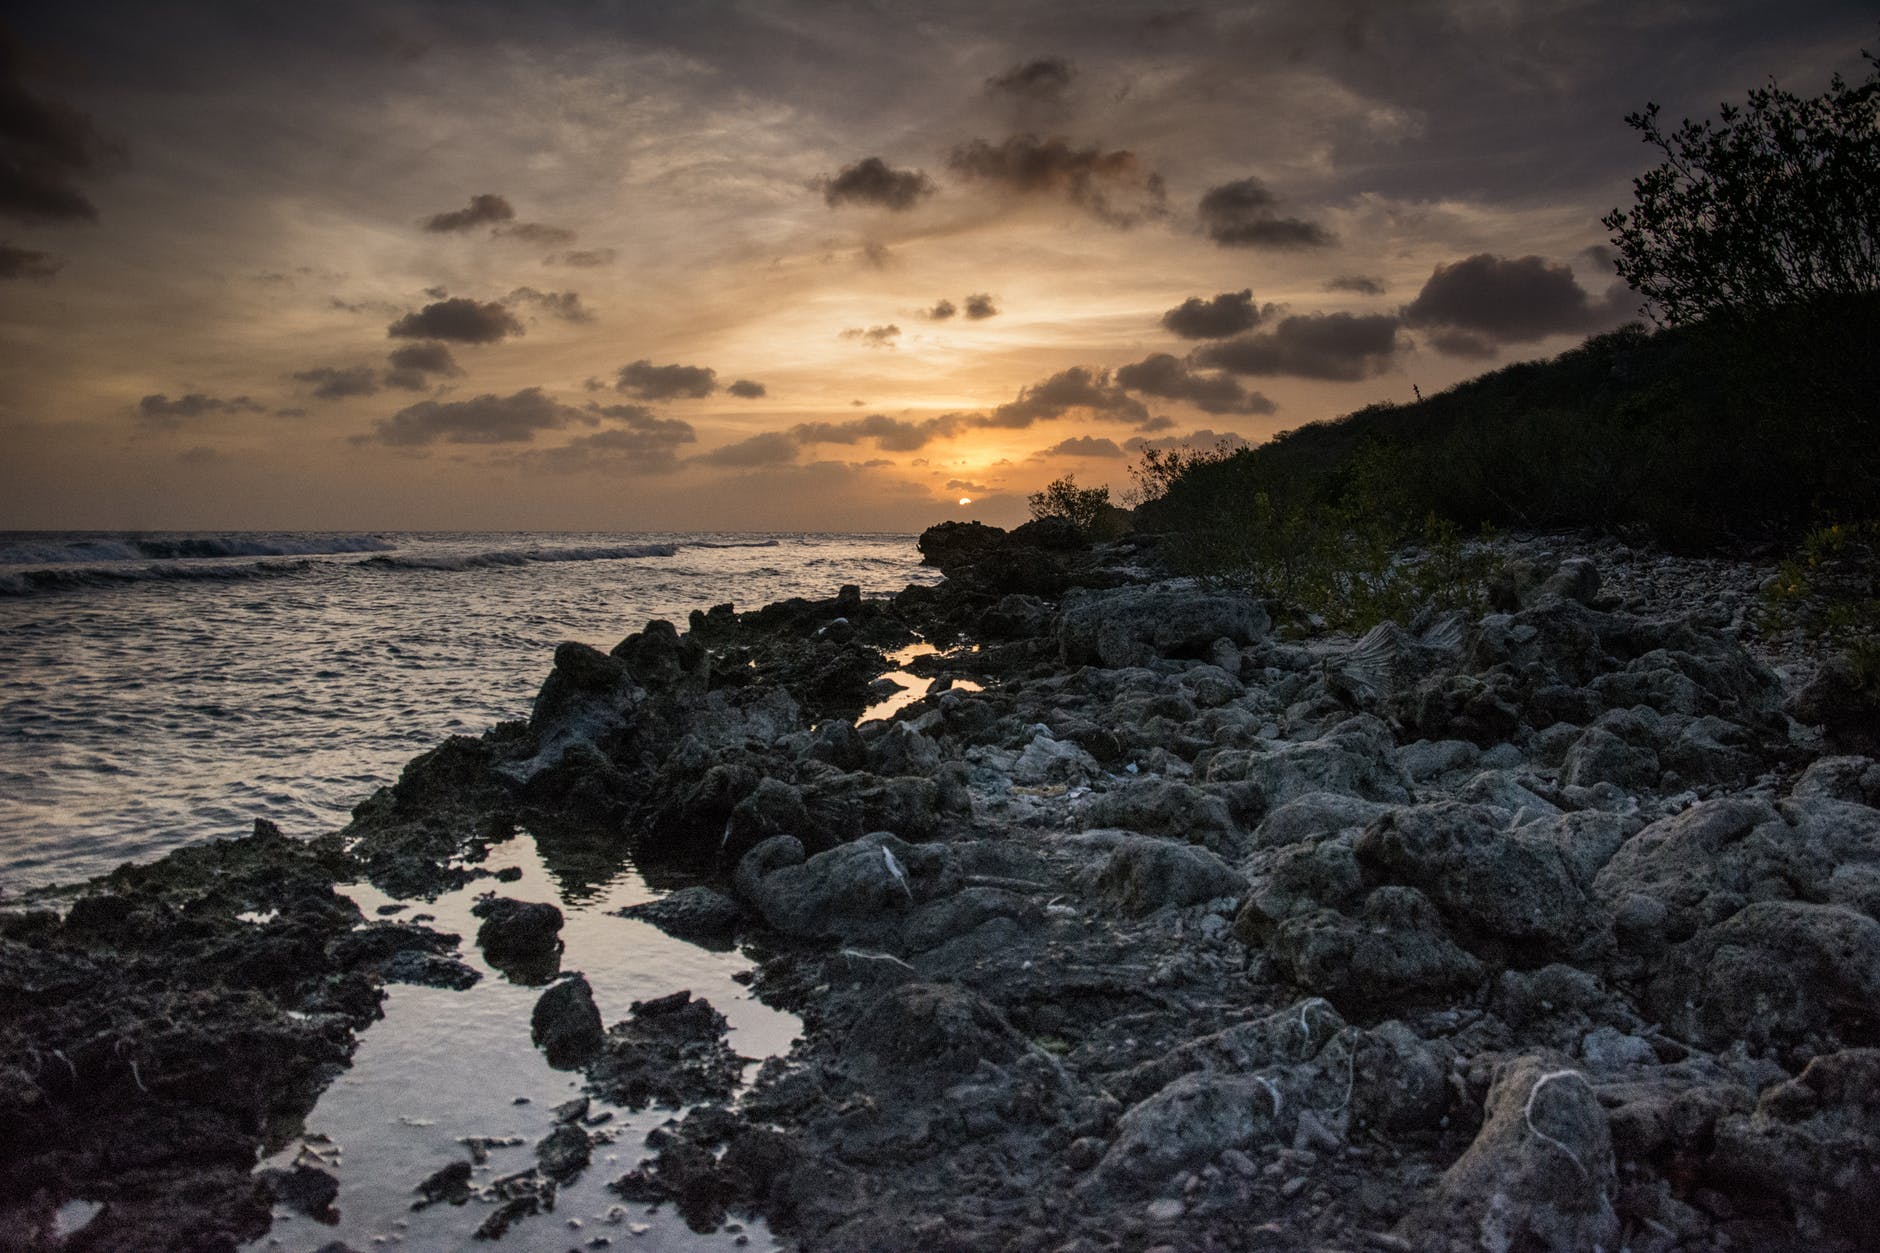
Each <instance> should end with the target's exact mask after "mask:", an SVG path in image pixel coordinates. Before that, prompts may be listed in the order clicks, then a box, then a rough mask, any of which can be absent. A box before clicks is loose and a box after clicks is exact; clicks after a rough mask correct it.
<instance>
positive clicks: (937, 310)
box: [924, 300, 959, 322]
mask: <svg viewBox="0 0 1880 1253" xmlns="http://www.w3.org/2000/svg"><path fill="white" fill-rule="evenodd" d="M958 312H959V310H958V309H957V308H955V307H954V304H953V302H952V301H951V300H942V301H939V302H938V303H936V304H935V305H934V307H933V308H931V309H929V310H927V312H926V314H925V315H924V316H925V317H928V318H930V319H932V320H933V321H935V322H944V321H946V320H947V319H948V318H950V317H952V316H953V315H954V314H956V313H958Z"/></svg>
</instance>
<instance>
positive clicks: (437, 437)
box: [364, 387, 583, 448]
mask: <svg viewBox="0 0 1880 1253" xmlns="http://www.w3.org/2000/svg"><path fill="white" fill-rule="evenodd" d="M580 420H583V418H582V414H581V411H580V410H578V409H575V408H572V407H571V406H568V405H564V404H561V403H560V402H558V401H556V400H555V399H553V398H552V397H550V396H549V395H548V393H546V392H544V391H543V390H542V389H541V388H539V387H526V388H524V389H523V390H521V391H519V392H517V393H515V394H514V395H511V396H498V395H496V394H495V393H493V392H486V393H484V394H483V395H481V396H475V397H472V398H471V399H469V400H455V401H451V402H449V403H443V402H440V401H436V400H421V401H419V402H418V403H417V404H415V405H408V406H406V407H405V408H403V409H400V410H399V411H398V412H397V413H394V414H393V415H392V416H391V417H389V418H385V419H383V420H382V421H380V422H379V423H377V424H376V426H375V427H374V428H373V433H372V435H370V436H368V437H364V438H369V439H376V440H378V441H379V442H380V443H382V444H391V445H393V446H395V447H407V448H408V447H418V446H422V445H425V444H436V443H445V444H526V443H528V442H530V441H531V440H533V439H534V438H535V436H536V433H537V432H538V431H554V430H559V429H560V428H562V427H564V426H567V425H568V423H569V422H571V421H580Z"/></svg>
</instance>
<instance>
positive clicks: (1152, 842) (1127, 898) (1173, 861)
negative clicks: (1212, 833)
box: [1097, 836, 1247, 915]
mask: <svg viewBox="0 0 1880 1253" xmlns="http://www.w3.org/2000/svg"><path fill="white" fill-rule="evenodd" d="M1246 886H1247V881H1246V880H1245V879H1244V878H1242V877H1241V876H1240V875H1239V874H1238V873H1236V872H1235V871H1234V870H1232V869H1231V868H1229V867H1228V865H1227V863H1226V862H1224V861H1222V860H1221V859H1220V858H1219V857H1216V856H1215V855H1214V854H1213V853H1210V852H1209V851H1208V850H1207V849H1205V848H1196V847H1195V846H1193V845H1191V844H1178V843H1176V842H1174V841H1173V840H1158V839H1153V838H1151V837H1148V836H1131V837H1129V838H1127V839H1126V840H1124V841H1123V843H1122V844H1121V845H1120V846H1119V847H1118V848H1117V849H1116V850H1115V851H1114V852H1112V853H1111V854H1110V856H1109V860H1108V861H1106V862H1104V864H1103V869H1102V870H1101V871H1100V872H1099V873H1098V875H1097V890H1098V891H1099V892H1101V893H1102V894H1103V895H1104V896H1105V897H1106V898H1107V899H1108V900H1110V901H1111V902H1112V903H1113V904H1115V905H1116V906H1117V908H1119V909H1121V910H1122V911H1123V912H1124V913H1127V914H1134V915H1142V914H1149V913H1154V912H1155V911H1156V910H1158V909H1166V908H1170V907H1173V908H1177V909H1179V908H1182V907H1184V906H1188V905H1200V904H1203V903H1205V902H1207V901H1211V900H1216V899H1218V898H1220V897H1223V896H1227V897H1232V896H1238V895H1239V894H1240V893H1241V891H1243V890H1244V889H1245V888H1246Z"/></svg>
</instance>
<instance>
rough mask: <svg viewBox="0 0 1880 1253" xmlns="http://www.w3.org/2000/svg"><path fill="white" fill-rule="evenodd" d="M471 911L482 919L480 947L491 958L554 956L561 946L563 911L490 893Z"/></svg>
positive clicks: (479, 930)
mask: <svg viewBox="0 0 1880 1253" xmlns="http://www.w3.org/2000/svg"><path fill="white" fill-rule="evenodd" d="M470 912H471V913H472V914H474V915H476V916H477V917H478V918H481V919H483V925H482V926H480V927H478V928H477V947H479V948H481V949H482V950H483V955H484V956H485V957H487V958H489V959H490V961H491V962H493V963H494V962H497V961H499V960H501V959H504V958H518V959H520V958H530V957H552V956H553V955H554V954H556V953H557V952H559V951H560V950H561V935H560V933H561V911H560V910H559V909H556V908H555V907H554V906H553V905H549V904H545V903H542V902H536V901H518V900H511V899H510V898H509V897H506V896H491V897H487V898H485V899H484V900H481V901H478V902H477V903H476V904H475V905H474V906H472V907H471V910H470Z"/></svg>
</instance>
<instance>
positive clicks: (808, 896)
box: [737, 831, 948, 939]
mask: <svg viewBox="0 0 1880 1253" xmlns="http://www.w3.org/2000/svg"><path fill="white" fill-rule="evenodd" d="M947 877H948V876H947V855H946V850H945V849H944V848H938V847H934V846H920V845H913V844H908V843H906V842H905V841H903V840H901V839H899V838H897V837H896V836H893V835H890V834H888V833H887V832H885V831H884V832H877V833H875V834H873V835H868V836H864V837H862V838H861V839H859V840H856V841H855V842H854V843H852V844H843V845H840V846H838V847H836V848H833V849H830V850H828V851H827V852H822V853H818V854H816V856H814V857H809V858H804V857H803V849H802V846H801V844H799V843H798V842H797V841H796V840H794V839H793V838H791V837H789V836H780V837H777V838H775V839H771V840H767V841H765V842H764V843H763V844H760V845H758V846H757V847H756V848H754V849H752V850H751V851H750V852H749V853H748V854H746V855H745V858H744V860H743V861H742V862H741V863H740V864H739V866H738V876H737V879H738V890H739V892H740V893H741V894H742V895H743V896H744V898H745V899H746V900H747V901H749V902H750V904H751V905H752V907H753V908H755V909H756V910H757V912H758V914H759V915H760V916H761V917H762V918H763V920H764V922H765V923H766V924H768V925H769V926H771V927H773V928H775V929H776V930H778V931H781V932H783V933H784V934H785V935H793V936H801V937H804V938H814V937H819V936H840V937H843V938H849V939H853V938H859V937H863V936H876V935H880V934H884V933H892V932H895V931H898V930H899V928H900V925H901V922H902V920H903V917H904V916H905V915H906V914H907V913H908V912H909V911H911V910H912V909H913V908H914V907H915V906H916V904H918V903H920V902H923V901H926V900H930V899H932V898H933V897H935V896H938V895H941V894H943V892H944V889H945V887H946V884H947Z"/></svg>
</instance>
